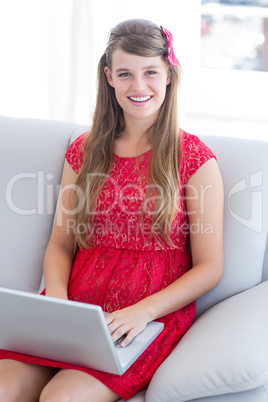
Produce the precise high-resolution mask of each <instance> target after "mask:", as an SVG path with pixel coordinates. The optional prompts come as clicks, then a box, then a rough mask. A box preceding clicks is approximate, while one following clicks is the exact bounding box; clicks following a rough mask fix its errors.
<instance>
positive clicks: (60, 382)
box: [40, 369, 120, 402]
mask: <svg viewBox="0 0 268 402" xmlns="http://www.w3.org/2000/svg"><path fill="white" fill-rule="evenodd" d="M119 399H120V398H119V396H118V395H117V394H115V393H114V392H113V391H111V390H110V389H109V388H108V387H106V385H104V384H102V383H101V382H100V381H99V380H97V379H96V378H94V377H92V376H91V375H89V374H87V373H84V372H82V371H79V370H72V369H61V370H60V371H59V372H58V373H57V374H56V375H55V376H54V377H53V378H52V379H51V380H50V382H49V383H48V384H47V385H46V387H45V388H44V389H43V392H42V394H41V397H40V402H45V401H46V400H49V401H59V400H60V401H65V400H66V401H67V400H68V401H78V400H79V402H102V401H103V402H114V401H117V400H119Z"/></svg>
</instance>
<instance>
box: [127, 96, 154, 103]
mask: <svg viewBox="0 0 268 402" xmlns="http://www.w3.org/2000/svg"><path fill="white" fill-rule="evenodd" d="M129 99H131V100H133V101H135V102H145V101H147V100H149V99H151V96H139V97H134V96H130V97H129Z"/></svg>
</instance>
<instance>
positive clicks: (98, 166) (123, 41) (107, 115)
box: [73, 20, 180, 248]
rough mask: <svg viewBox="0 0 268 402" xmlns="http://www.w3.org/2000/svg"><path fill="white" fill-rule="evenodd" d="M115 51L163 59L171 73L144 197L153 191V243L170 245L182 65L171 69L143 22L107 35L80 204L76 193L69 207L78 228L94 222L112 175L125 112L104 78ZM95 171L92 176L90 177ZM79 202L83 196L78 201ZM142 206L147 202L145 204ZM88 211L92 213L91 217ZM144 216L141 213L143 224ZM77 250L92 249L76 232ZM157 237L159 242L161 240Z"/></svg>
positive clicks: (159, 38) (152, 132)
mask: <svg viewBox="0 0 268 402" xmlns="http://www.w3.org/2000/svg"><path fill="white" fill-rule="evenodd" d="M116 49H121V50H123V51H125V52H127V53H130V54H135V55H139V56H143V57H156V56H162V57H163V60H165V62H166V63H167V64H168V66H169V70H170V72H171V83H170V84H169V85H168V86H167V89H166V96H165V99H164V102H163V104H162V105H161V108H160V110H159V115H158V118H157V119H156V121H155V122H154V124H153V125H152V126H151V127H150V128H149V130H148V131H147V135H148V139H149V141H150V143H151V145H152V154H151V162H150V172H149V181H150V184H152V186H149V188H150V189H151V188H153V190H149V191H148V192H147V194H146V198H145V199H148V197H149V196H150V194H151V193H152V192H156V194H154V195H156V197H155V200H156V201H155V205H154V213H153V214H152V227H158V228H159V230H158V234H156V233H155V232H154V231H153V230H152V235H153V236H154V237H155V238H156V239H157V241H159V239H160V240H164V241H166V242H167V243H168V244H169V245H173V243H172V241H171V239H170V229H171V223H172V220H173V218H174V215H175V212H176V210H177V207H178V186H179V174H178V164H179V134H178V132H179V130H178V119H177V90H178V85H179V81H180V66H179V67H178V68H175V67H173V66H171V65H170V64H169V63H168V61H167V57H166V56H167V42H166V39H165V38H164V36H163V35H162V33H161V29H160V28H159V27H158V26H157V25H155V24H154V23H152V22H150V21H147V20H128V21H124V22H122V23H120V24H118V25H117V26H116V27H115V28H114V29H113V30H112V31H111V33H110V37H109V41H108V45H107V48H106V50H105V52H104V54H103V55H102V57H101V59H100V61H99V65H98V93H97V101H96V108H95V113H94V116H93V123H92V127H91V130H90V133H89V135H88V136H87V139H86V141H85V147H84V160H83V165H82V167H81V169H80V172H79V174H78V177H77V180H76V185H77V186H78V188H80V189H81V190H82V194H83V202H82V204H81V208H80V207H79V202H81V199H79V194H80V193H78V192H74V199H73V203H74V204H73V205H74V206H75V207H76V208H77V213H76V214H75V216H74V218H75V221H76V225H77V227H79V226H80V225H85V223H86V224H87V225H88V224H89V225H90V224H92V223H93V219H94V213H92V212H93V211H94V210H95V208H96V205H97V199H98V195H99V193H100V190H101V188H102V185H103V184H104V181H105V177H107V176H106V175H108V174H109V173H110V171H111V167H112V164H113V158H114V141H115V139H116V138H118V137H119V136H120V133H121V132H122V131H123V130H124V127H125V121H124V116H123V111H122V109H121V107H120V106H119V104H118V102H117V100H116V97H115V92H114V88H112V87H111V86H110V85H109V83H108V81H107V78H106V75H105V73H104V68H105V67H106V66H107V67H109V68H110V69H111V68H112V55H113V52H114V51H115V50H116ZM91 172H94V175H91V176H90V180H89V179H88V177H89V173H91ZM80 198H81V197H80ZM144 202H145V201H144ZM89 211H91V213H90V214H89ZM142 219H143V213H142V212H141V220H142ZM75 235H76V241H77V244H78V246H79V247H83V248H88V247H89V246H90V245H91V241H90V238H89V237H88V232H87V231H82V233H81V232H79V231H78V230H76V231H75ZM159 236H160V237H159Z"/></svg>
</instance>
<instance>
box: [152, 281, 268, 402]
mask: <svg viewBox="0 0 268 402" xmlns="http://www.w3.org/2000/svg"><path fill="white" fill-rule="evenodd" d="M267 306H268V281H266V282H263V283H261V284H260V285H257V286H255V287H253V288H251V289H249V290H246V291H244V292H242V293H240V294H237V295H235V296H232V297H230V298H229V299H227V300H224V301H222V302H220V303H219V304H217V305H216V306H214V307H212V308H211V309H209V310H207V311H206V312H205V313H204V314H202V315H201V316H200V317H199V318H198V319H197V320H196V321H195V322H194V324H193V325H192V327H191V328H190V329H189V331H188V332H187V333H186V334H185V335H184V337H183V338H182V339H181V341H180V343H179V344H178V346H177V347H176V349H175V350H174V351H173V352H172V354H171V355H170V356H169V357H168V358H167V359H166V361H165V362H164V363H163V364H162V365H161V366H160V368H159V369H158V370H157V372H156V373H155V375H154V377H153V379H152V381H151V383H150V385H149V388H148V391H147V394H146V401H148V402H160V401H161V402H164V401H174V402H175V401H176V402H180V401H189V400H192V399H197V398H202V397H207V396H211V395H221V394H228V393H235V392H241V391H245V390H249V389H253V388H257V387H259V386H260V385H262V384H264V383H266V382H267V381H268V346H267V345H268V343H267V339H268V309H267ZM180 362H183V363H182V364H180Z"/></svg>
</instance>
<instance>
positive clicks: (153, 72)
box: [146, 71, 157, 75]
mask: <svg viewBox="0 0 268 402" xmlns="http://www.w3.org/2000/svg"><path fill="white" fill-rule="evenodd" d="M146 74H147V75H155V74H157V72H156V71H147V72H146Z"/></svg>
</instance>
